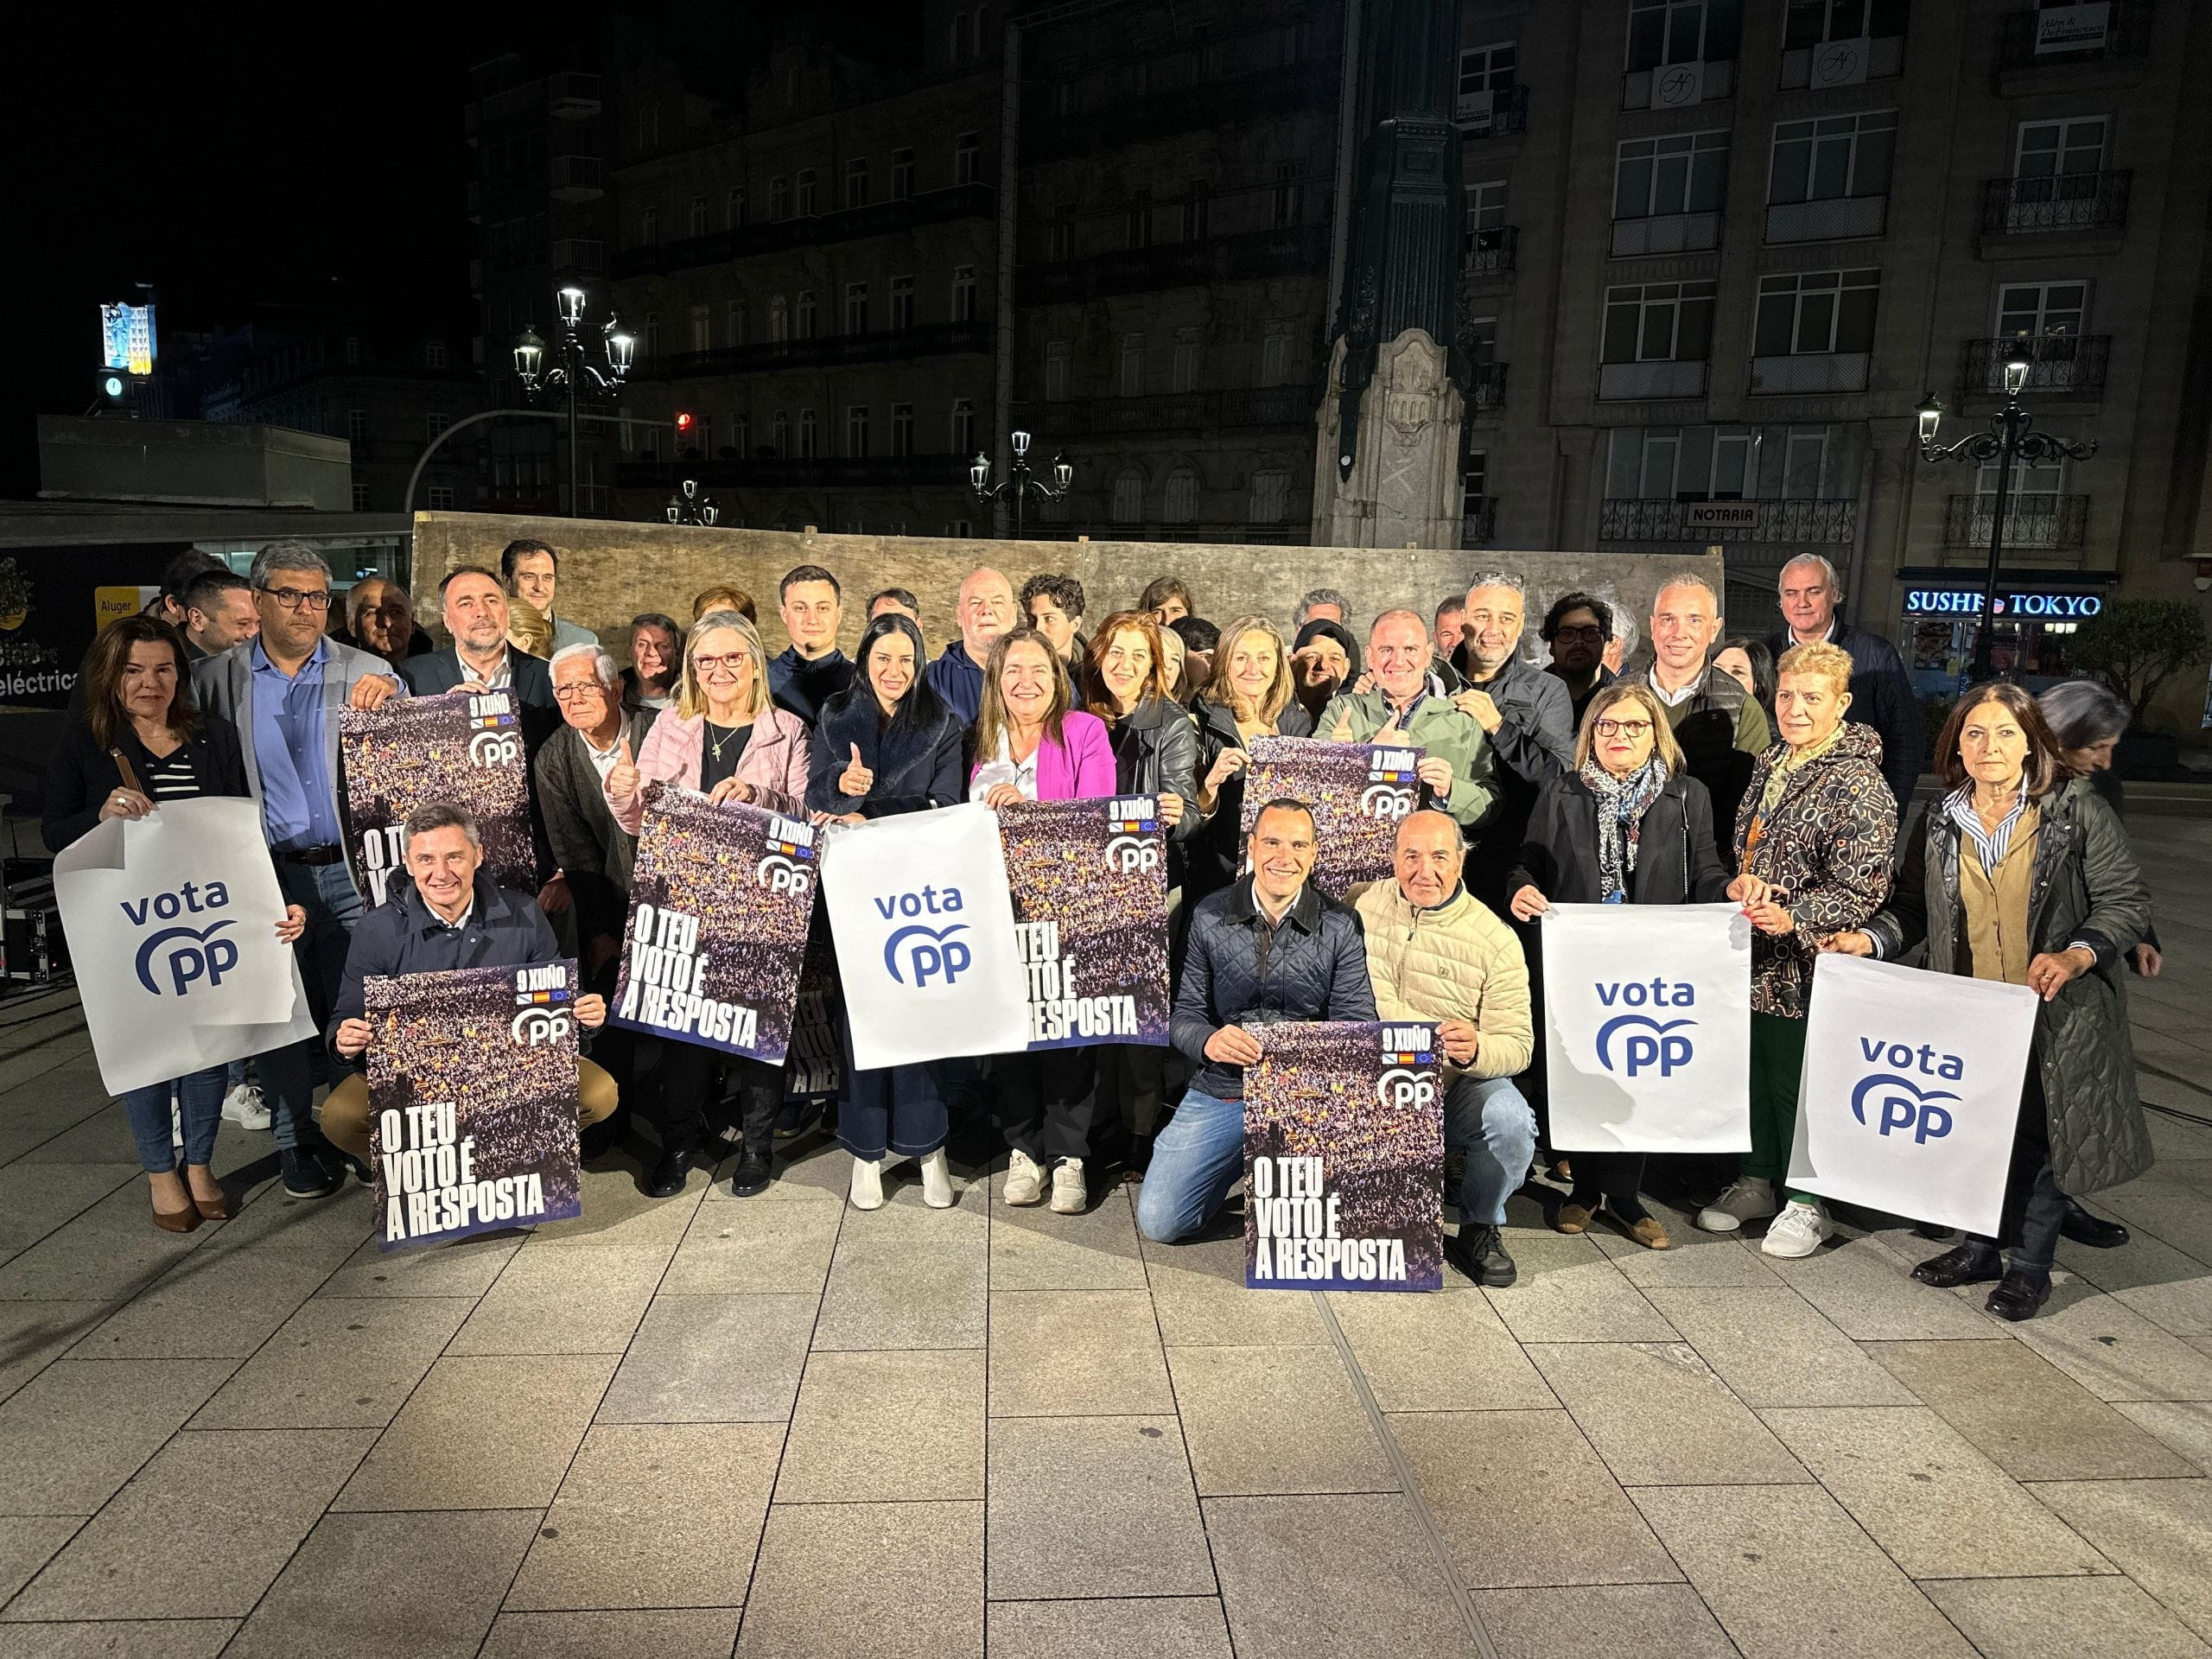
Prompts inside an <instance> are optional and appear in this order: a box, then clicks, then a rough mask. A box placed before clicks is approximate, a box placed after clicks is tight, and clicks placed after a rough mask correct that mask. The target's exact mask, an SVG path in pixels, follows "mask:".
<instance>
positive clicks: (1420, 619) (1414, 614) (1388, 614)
mask: <svg viewBox="0 0 2212 1659" xmlns="http://www.w3.org/2000/svg"><path fill="white" fill-rule="evenodd" d="M1396 616H1402V617H1403V618H1405V619H1406V620H1407V621H1408V622H1410V623H1412V624H1413V625H1414V626H1415V627H1417V628H1419V629H1420V630H1421V637H1422V638H1423V639H1427V637H1428V623H1429V619H1428V618H1427V617H1424V616H1423V615H1422V614H1421V613H1420V612H1419V611H1416V610H1413V609H1410V608H1409V607H1406V606H1403V605H1399V606H1395V607H1393V608H1391V609H1389V610H1387V611H1385V612H1383V614H1382V615H1380V616H1378V617H1376V619H1375V620H1373V621H1372V622H1370V623H1369V624H1368V625H1367V637H1368V638H1369V639H1373V638H1374V637H1375V631H1376V629H1377V628H1379V627H1381V626H1383V624H1384V623H1385V622H1388V621H1389V620H1390V619H1391V618H1392V617H1396Z"/></svg>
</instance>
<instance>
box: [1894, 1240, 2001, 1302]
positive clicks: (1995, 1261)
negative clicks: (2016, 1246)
mask: <svg viewBox="0 0 2212 1659" xmlns="http://www.w3.org/2000/svg"><path fill="white" fill-rule="evenodd" d="M2004 1274H2005V1259H2004V1257H2002V1256H2001V1255H1999V1254H1998V1253H1997V1247H1996V1246H1995V1245H1994V1244H1987V1243H1983V1242H1982V1241H1981V1240H1980V1239H1978V1238H1970V1239H1968V1240H1967V1242H1966V1243H1963V1244H1954V1245H1953V1246H1952V1247H1951V1248H1950V1249H1948V1250H1946V1251H1944V1252H1943V1254H1942V1255H1931V1256H1929V1258H1928V1260H1926V1261H1925V1262H1922V1263H1921V1264H1920V1265H1919V1266H1918V1267H1916V1268H1914V1269H1913V1270H1912V1276H1913V1277H1914V1278H1916V1279H1917V1280H1919V1281H1920V1282H1921V1283H1922V1284H1923V1285H1933V1286H1935V1287H1936V1289H1938V1290H1949V1289H1950V1288H1952V1287H1954V1286H1955V1285H1980V1284H1987V1283H1989V1282H1990V1281H1993V1280H1996V1279H2001V1278H2002V1277H2004Z"/></svg>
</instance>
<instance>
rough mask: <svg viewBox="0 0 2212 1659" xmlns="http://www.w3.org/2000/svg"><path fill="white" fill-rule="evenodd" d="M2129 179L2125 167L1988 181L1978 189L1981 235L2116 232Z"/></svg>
mask: <svg viewBox="0 0 2212 1659" xmlns="http://www.w3.org/2000/svg"><path fill="white" fill-rule="evenodd" d="M2134 179H2135V175H2134V174H2133V173H2132V172H2128V171H2126V170H2122V171H2120V172H2117V173H2053V174H2044V175H2040V176H2038V177H2035V178H2026V179H1992V180H1990V181H1989V182H1988V183H1987V184H1986V185H1984V186H1983V187H1982V193H1981V233H1982V234H1983V235H1984V236H1985V237H1987V236H2045V235H2053V234H2061V235H2063V234H2064V233H2066V232H2084V231H2116V230H2119V229H2120V227H2121V226H2125V225H2126V223H2127V195H2128V190H2129V188H2130V186H2131V185H2132V184H2133V182H2134Z"/></svg>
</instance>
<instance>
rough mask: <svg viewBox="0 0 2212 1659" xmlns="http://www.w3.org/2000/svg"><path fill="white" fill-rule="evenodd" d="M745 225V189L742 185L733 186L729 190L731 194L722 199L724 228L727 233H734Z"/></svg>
mask: <svg viewBox="0 0 2212 1659" xmlns="http://www.w3.org/2000/svg"><path fill="white" fill-rule="evenodd" d="M744 224H745V187H744V186H743V185H741V184H733V185H732V186H730V188H729V194H728V195H727V196H725V197H723V198H722V228H723V229H724V230H726V231H734V230H739V229H741V228H742V227H743V226H744Z"/></svg>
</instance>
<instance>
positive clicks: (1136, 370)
mask: <svg viewBox="0 0 2212 1659" xmlns="http://www.w3.org/2000/svg"><path fill="white" fill-rule="evenodd" d="M1121 365H1122V366H1121V377H1120V379H1119V382H1118V384H1117V387H1116V389H1117V390H1118V391H1120V393H1121V395H1122V397H1143V396H1144V336H1143V335H1142V334H1123V335H1122V351H1121Z"/></svg>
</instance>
